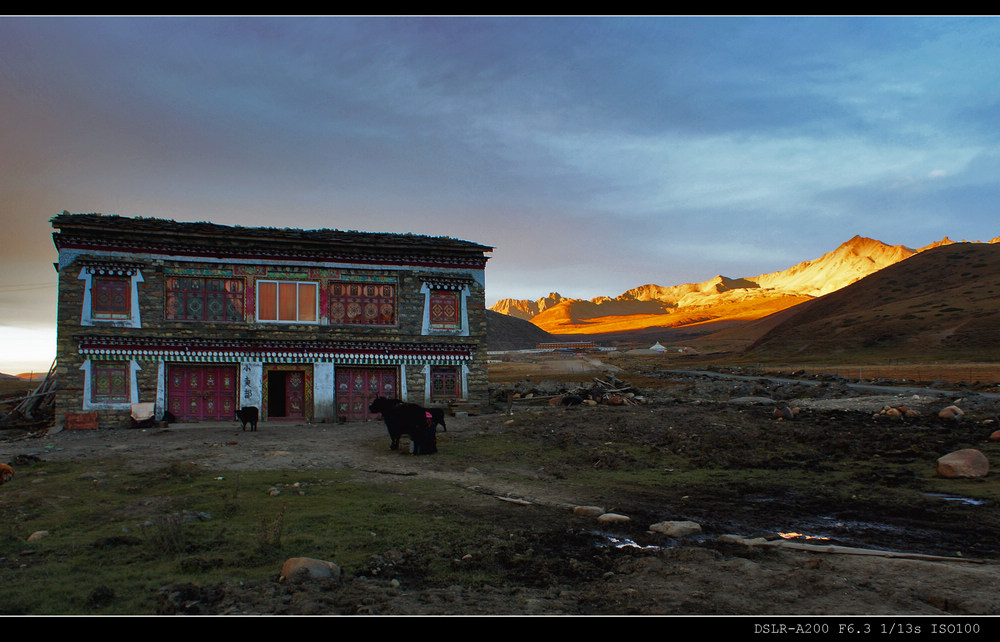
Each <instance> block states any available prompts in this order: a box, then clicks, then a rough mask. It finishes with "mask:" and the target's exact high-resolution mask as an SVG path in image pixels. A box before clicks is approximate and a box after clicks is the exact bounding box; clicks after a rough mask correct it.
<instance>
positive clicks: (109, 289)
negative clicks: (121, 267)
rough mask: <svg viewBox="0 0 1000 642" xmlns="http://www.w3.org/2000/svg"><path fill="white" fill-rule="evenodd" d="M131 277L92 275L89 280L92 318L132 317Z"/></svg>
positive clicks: (123, 318)
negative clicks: (91, 278)
mask: <svg viewBox="0 0 1000 642" xmlns="http://www.w3.org/2000/svg"><path fill="white" fill-rule="evenodd" d="M131 290H132V279H130V278H129V277H127V276H104V275H96V274H95V275H94V276H93V280H92V281H91V293H90V317H91V318H92V319H122V320H125V319H130V318H132V297H131Z"/></svg>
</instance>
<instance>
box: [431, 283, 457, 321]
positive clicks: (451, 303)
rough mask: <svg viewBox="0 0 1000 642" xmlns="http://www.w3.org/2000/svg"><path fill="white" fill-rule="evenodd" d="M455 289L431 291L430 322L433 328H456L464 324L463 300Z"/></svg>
mask: <svg viewBox="0 0 1000 642" xmlns="http://www.w3.org/2000/svg"><path fill="white" fill-rule="evenodd" d="M459 296H460V293H459V292H456V291H455V290H431V291H430V302H429V304H428V305H429V307H430V322H431V328H433V329H454V328H459V327H461V325H462V316H461V313H462V301H461V299H460V298H459Z"/></svg>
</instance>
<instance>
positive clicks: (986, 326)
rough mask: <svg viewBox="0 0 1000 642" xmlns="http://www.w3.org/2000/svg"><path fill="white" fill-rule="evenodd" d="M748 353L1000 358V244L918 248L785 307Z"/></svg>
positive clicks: (793, 356) (839, 357) (773, 356)
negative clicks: (833, 288)
mask: <svg viewBox="0 0 1000 642" xmlns="http://www.w3.org/2000/svg"><path fill="white" fill-rule="evenodd" d="M782 318H783V320H782V321H781V322H780V323H778V324H777V325H775V326H774V327H773V328H771V329H769V330H766V331H765V332H764V334H763V335H762V336H760V338H759V339H757V340H756V341H755V342H753V344H752V345H751V346H750V347H749V348H748V350H747V355H749V356H753V357H755V358H760V359H762V360H774V359H782V358H789V359H802V358H809V359H835V360H842V359H852V358H859V357H861V356H863V357H864V358H867V359H873V358H874V359H935V360H949V359H969V358H975V359H980V360H993V359H1000V245H998V244H995V243H990V244H986V243H954V244H949V245H943V246H939V247H934V248H933V249H928V250H925V251H922V252H920V253H919V254H918V255H916V256H913V257H911V258H909V259H907V260H906V261H901V262H899V263H896V264H894V265H891V266H889V267H887V268H884V269H882V270H879V271H878V272H875V273H874V274H871V275H870V276H868V277H866V278H864V279H862V280H860V281H857V282H856V283H854V284H852V285H849V286H847V287H845V288H843V289H841V290H838V291H836V292H833V293H830V294H827V295H825V296H823V297H820V298H818V299H815V300H812V301H809V302H806V303H803V304H802V305H800V306H798V307H796V308H794V309H793V310H788V311H785V312H784V313H782Z"/></svg>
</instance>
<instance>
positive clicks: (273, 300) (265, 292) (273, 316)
mask: <svg viewBox="0 0 1000 642" xmlns="http://www.w3.org/2000/svg"><path fill="white" fill-rule="evenodd" d="M257 318H259V319H260V320H261V321H277V320H278V284H277V283H261V284H259V288H258V290H257Z"/></svg>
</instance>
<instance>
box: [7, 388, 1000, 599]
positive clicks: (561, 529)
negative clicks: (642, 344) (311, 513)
mask: <svg viewBox="0 0 1000 642" xmlns="http://www.w3.org/2000/svg"><path fill="white" fill-rule="evenodd" d="M734 386H744V384H742V383H741V384H735V383H726V384H719V383H717V382H709V381H707V380H698V379H696V378H695V379H689V380H686V381H682V382H675V385H673V386H672V387H666V388H664V389H662V390H658V391H651V392H650V393H649V394H647V395H645V399H644V403H642V404H637V405H626V406H616V407H611V406H603V405H601V406H596V407H590V406H582V405H581V406H574V407H561V406H552V405H550V404H548V403H547V401H544V400H540V399H539V398H538V397H542V398H543V399H544V398H545V397H547V396H550V395H549V394H546V393H552V389H550V390H536V391H535V394H534V395H532V398H528V399H523V398H521V399H519V400H518V402H517V403H516V404H514V415H513V416H510V415H507V414H505V413H504V412H502V411H498V412H494V413H488V414H483V415H481V416H476V417H465V418H450V419H449V421H448V428H449V430H448V432H447V433H444V434H442V436H441V452H439V453H438V454H437V455H433V456H427V457H413V456H410V455H407V454H404V453H400V452H391V451H389V450H388V440H387V438H386V436H385V434H384V427H383V426H382V424H381V423H380V422H377V421H376V422H368V423H352V424H346V425H322V424H321V425H305V424H279V423H277V422H271V423H262V424H261V428H260V430H259V431H258V432H256V433H248V432H241V431H240V429H239V426H238V425H237V424H236V423H235V422H233V423H228V422H224V423H219V424H178V425H173V426H170V427H169V428H166V429H158V430H156V429H154V430H145V431H143V430H117V431H95V432H89V431H88V432H82V431H73V432H67V431H63V432H60V433H55V434H49V435H45V436H39V435H34V436H28V435H21V436H18V435H16V434H15V433H14V432H11V431H6V432H7V433H8V434H7V435H5V436H3V437H0V439H3V440H2V441H0V461H12V460H15V459H16V458H17V457H18V456H24V455H34V456H40V457H43V458H45V459H52V460H57V459H73V460H86V459H91V458H102V457H106V456H108V455H116V456H121V457H124V458H126V459H127V460H128V461H130V462H132V465H134V466H136V467H137V468H151V467H157V466H161V465H166V464H167V463H169V462H172V461H178V460H184V459H187V458H190V459H191V460H192V461H196V462H197V465H198V466H200V467H210V468H212V469H230V470H248V469H262V468H276V469H277V468H281V469H311V468H316V469H326V468H350V469H353V470H354V471H356V473H357V474H358V475H359V476H361V478H362V479H367V480H370V481H371V482H372V483H377V484H393V483H405V480H406V479H409V478H413V477H426V478H436V479H444V480H448V481H451V482H454V484H456V485H457V487H459V488H461V489H463V490H464V491H465V494H464V495H462V496H463V497H464V499H463V500H462V501H463V504H464V505H463V506H462V510H463V511H465V512H468V513H474V514H477V515H479V516H480V518H481V519H482V520H487V521H490V522H496V523H497V529H498V531H502V532H505V533H506V536H505V537H504V538H502V539H501V538H497V539H496V540H494V541H484V542H482V546H481V547H480V548H479V550H474V551H469V552H468V555H467V556H462V558H461V559H459V558H457V557H456V559H455V560H454V563H455V564H467V565H475V564H480V565H482V567H483V568H484V569H487V568H488V569H489V570H491V571H495V570H496V569H497V568H502V569H503V573H504V577H505V578H506V579H505V582H504V583H503V585H500V586H477V587H467V586H436V585H432V584H430V583H428V582H427V581H426V579H425V577H424V574H423V573H422V568H423V567H424V566H425V563H426V560H427V559H428V558H429V557H430V556H434V555H440V554H441V551H440V550H435V549H434V548H433V547H431V548H427V549H425V550H407V551H386V552H385V553H384V554H383V555H381V556H377V557H376V558H373V559H372V560H371V564H370V566H369V568H367V569H364V570H363V571H360V572H356V573H353V574H351V575H350V576H347V575H345V576H344V577H343V578H341V580H340V581H333V580H313V581H298V582H292V581H284V582H279V581H278V579H277V569H276V576H275V578H274V579H273V580H272V581H267V582H253V583H246V584H239V585H236V584H232V583H224V584H218V585H212V586H203V587H195V586H175V587H164V589H163V590H162V592H161V595H160V602H161V611H162V612H163V613H206V614H208V613H212V614H242V613H267V614H351V613H366V614H383V615H390V614H395V615H398V614H455V615H459V614H674V615H680V614H683V615H697V614H729V615H761V614H788V615H793V614H824V615H839V614H843V615H972V614H976V615H995V614H1000V595H998V593H997V591H996V587H997V586H1000V515H998V511H997V507H996V505H995V504H994V503H990V502H987V503H985V504H982V503H980V504H976V503H969V502H965V501H962V499H961V498H954V499H952V498H942V497H938V496H931V495H927V496H926V497H925V499H922V500H920V501H918V502H916V503H912V502H910V503H908V504H906V505H896V504H894V503H893V501H892V497H893V492H894V489H900V488H907V489H909V488H920V487H921V485H922V484H925V483H926V480H925V479H924V478H923V477H924V476H922V475H921V474H919V473H913V472H908V469H907V468H906V464H908V463H912V462H918V461H922V462H927V465H928V466H933V461H934V460H935V459H936V457H938V456H940V454H942V453H944V452H949V451H951V450H954V449H956V448H959V447H967V446H968V444H970V443H971V444H983V445H984V448H988V447H989V442H988V435H989V432H991V431H990V430H989V428H990V426H991V425H992V426H993V429H995V424H991V423H990V422H992V421H994V420H995V418H996V416H997V414H998V412H1000V410H998V407H997V406H995V405H994V404H995V402H994V401H993V400H990V399H984V398H969V399H966V400H965V403H966V405H967V406H968V407H970V408H973V410H972V411H970V414H969V416H968V417H967V418H966V420H965V421H963V422H958V423H954V422H953V423H947V424H945V423H942V422H940V421H938V420H936V419H934V418H933V416H934V415H933V413H934V412H935V411H936V409H937V407H938V406H941V405H944V404H946V403H951V402H952V401H954V399H952V398H947V397H944V396H941V397H924V398H920V397H919V396H913V395H905V396H901V395H893V394H886V395H880V396H861V395H857V394H853V393H850V392H847V391H839V393H838V391H837V390H831V389H830V388H829V387H828V389H827V390H826V392H825V393H823V394H818V393H811V394H812V396H811V398H802V399H798V400H796V404H795V405H797V406H799V407H801V408H802V410H801V412H800V414H799V415H798V416H797V417H796V419H795V420H794V421H775V420H774V419H773V418H772V416H771V410H772V408H773V406H774V403H773V400H774V398H777V397H778V396H780V395H779V394H776V393H775V391H774V390H773V389H772V390H770V391H768V390H765V389H763V388H762V387H761V385H760V384H754V385H753V386H751V387H750V388H746V387H734ZM555 388H558V386H555ZM528 394H531V393H528ZM784 394H789V391H788V389H787V387H786V389H785V393H784ZM535 395H537V396H535ZM765 395H770V396H765ZM901 400H903V401H906V402H908V403H909V404H910V405H911V406H913V407H915V408H920V409H921V411H922V412H923V415H922V416H923V418H922V419H921V420H918V421H916V422H910V423H906V422H891V421H886V420H882V419H875V418H873V414H874V413H875V412H876V411H877V410H878V409H880V408H881V407H883V406H885V405H892V404H893V403H894V402H899V401H901ZM503 432H507V433H509V434H512V435H516V436H518V437H521V438H525V439H527V440H528V441H529V442H530V443H533V444H535V446H536V447H537V448H539V449H565V448H567V447H568V446H569V445H572V446H573V449H574V452H580V453H582V455H581V459H580V460H579V461H578V462H572V461H571V462H566V463H563V464H559V465H553V464H550V463H549V464H547V465H546V466H543V467H539V466H538V465H537V463H536V462H535V460H534V459H533V458H532V457H531V456H530V454H528V453H526V454H525V456H524V458H523V459H522V460H518V462H517V463H516V464H515V465H514V467H516V468H517V470H516V472H517V473H518V474H517V475H516V481H515V480H514V479H515V477H512V475H511V472H512V468H511V466H510V464H509V463H508V464H505V465H504V466H503V467H497V466H494V465H493V464H491V462H490V461H488V460H482V461H473V462H470V461H458V460H456V459H455V458H453V457H450V456H449V453H448V445H449V443H456V442H457V441H459V440H463V439H471V438H474V437H476V436H477V435H480V434H483V433H487V434H498V433H503ZM404 443H405V442H404ZM623 443H625V444H633V445H636V446H638V447H637V448H622V447H620V446H615V445H614V444H623ZM609 444H610V445H609ZM873 452H877V453H879V457H876V458H875V461H876V465H865V466H861V467H856V466H854V465H853V462H855V461H857V460H858V459H861V460H864V461H871V456H870V455H871V453H873ZM668 455H675V456H681V457H684V458H686V460H687V461H689V462H690V463H691V465H693V466H703V467H705V468H706V469H710V470H714V471H718V479H725V480H727V481H725V482H719V483H714V482H712V483H709V482H706V484H705V486H704V487H703V488H691V487H683V488H679V487H675V486H670V485H664V487H663V488H657V487H656V486H655V485H648V484H647V485H644V486H643V487H642V488H641V489H636V488H629V487H623V486H621V485H618V484H615V483H610V482H609V483H608V484H607V485H594V486H591V487H588V488H586V489H583V490H581V488H580V487H579V486H567V485H565V484H562V483H560V482H561V480H564V479H566V478H568V477H571V476H572V474H573V470H572V468H573V467H576V466H586V467H589V468H590V469H592V470H595V471H607V472H608V473H609V474H611V473H613V472H614V471H620V470H628V469H633V468H637V467H640V468H641V467H649V466H650V465H656V464H657V462H659V461H661V460H660V458H661V457H666V456H668ZM879 459H881V460H882V461H884V462H886V463H888V464H890V465H887V466H886V467H885V468H881V467H879V466H878V465H877V462H878V460H879ZM560 466H565V467H566V468H560ZM838 467H843V468H844V471H845V474H847V475H850V476H851V478H852V480H854V481H858V480H860V481H862V482H863V486H864V487H867V488H870V489H871V492H868V493H863V494H860V495H855V496H851V497H845V496H843V495H842V494H840V493H838V492H837V489H836V488H823V487H819V488H801V487H797V486H786V487H783V488H774V487H769V486H768V485H767V484H762V483H758V482H756V481H755V480H754V478H753V476H752V475H740V474H734V473H738V472H739V471H743V470H751V469H757V470H769V471H781V470H785V471H788V473H789V474H790V475H799V476H802V475H804V474H806V473H808V471H810V470H813V471H825V472H830V471H837V470H839V468H838ZM670 474H671V471H670V470H669V469H667V468H664V469H663V470H662V475H664V476H665V477H666V476H669V475H670ZM609 479H610V477H609ZM707 479H712V478H711V477H709V478H707ZM996 479H997V478H996V473H991V475H990V476H989V477H987V478H986V479H984V480H982V481H981V482H980V483H982V484H986V485H989V486H990V487H991V488H992V487H993V485H995V484H997V481H996ZM567 488H573V489H574V490H567ZM790 489H791V490H790ZM579 505H594V506H599V507H602V508H603V509H604V510H606V511H608V512H614V513H617V514H621V515H625V516H627V517H628V518H629V521H628V522H622V523H615V524H599V523H598V522H597V521H596V520H595V519H594V518H593V517H585V516H581V515H577V514H574V513H573V511H572V508H573V507H574V506H579ZM664 520H676V521H681V520H690V521H694V522H697V523H699V524H700V525H701V529H702V530H701V532H700V533H696V534H694V535H688V536H684V537H679V538H671V537H668V536H666V535H663V534H660V533H654V532H651V531H650V530H649V527H650V525H652V524H654V523H657V522H662V521H664ZM786 531H796V532H799V533H802V534H804V535H811V536H817V537H819V536H822V537H826V538H828V539H824V540H812V539H810V540H806V539H804V538H795V539H792V540H785V539H782V538H781V537H779V536H778V533H779V532H786ZM786 542H790V543H792V544H793V545H805V546H804V547H803V548H805V549H806V550H796V549H794V548H785V547H784V546H786V545H787V544H786ZM810 546H811V547H812V548H809V547H810ZM834 547H836V548H834ZM332 561H334V562H335V561H336V560H332Z"/></svg>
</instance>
